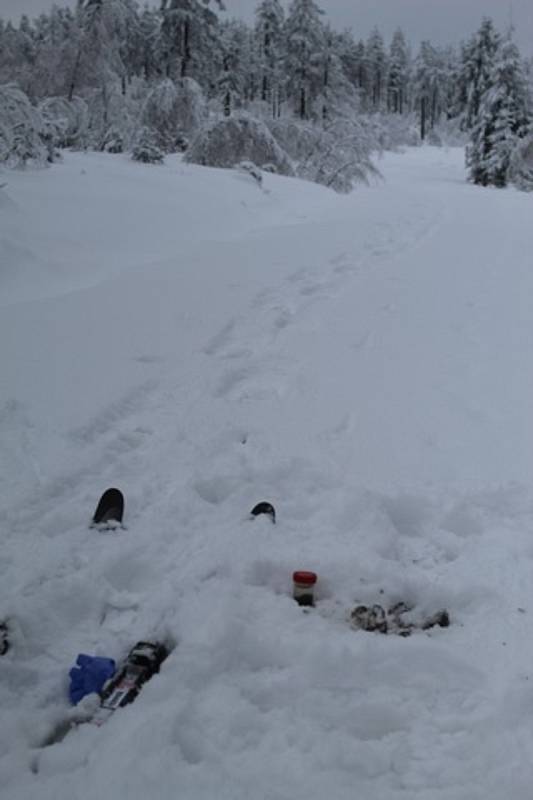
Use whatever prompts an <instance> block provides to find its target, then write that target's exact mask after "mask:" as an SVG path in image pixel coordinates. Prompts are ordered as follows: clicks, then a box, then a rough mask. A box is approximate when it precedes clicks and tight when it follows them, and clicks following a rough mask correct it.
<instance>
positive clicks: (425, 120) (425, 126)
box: [413, 41, 447, 140]
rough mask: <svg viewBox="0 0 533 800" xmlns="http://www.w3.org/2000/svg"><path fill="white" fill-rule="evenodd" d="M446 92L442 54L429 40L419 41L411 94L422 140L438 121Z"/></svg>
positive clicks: (442, 109)
mask: <svg viewBox="0 0 533 800" xmlns="http://www.w3.org/2000/svg"><path fill="white" fill-rule="evenodd" d="M446 93H447V87H446V69H445V59H444V56H443V54H442V53H441V52H439V51H438V50H437V49H436V48H435V47H433V45H432V44H431V43H430V42H428V41H424V42H421V44H420V51H419V53H418V55H417V57H416V60H415V65H414V82H413V94H414V100H415V105H416V109H417V112H418V115H419V124H420V138H421V139H422V140H424V139H425V138H426V136H427V134H428V131H430V130H432V129H433V128H434V127H435V125H436V124H437V122H438V121H439V119H440V117H441V115H442V113H443V111H444V107H445V99H446Z"/></svg>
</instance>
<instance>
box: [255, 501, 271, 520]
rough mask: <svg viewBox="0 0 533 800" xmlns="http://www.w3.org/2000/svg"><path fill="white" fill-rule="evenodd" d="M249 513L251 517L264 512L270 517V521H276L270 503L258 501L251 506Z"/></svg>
mask: <svg viewBox="0 0 533 800" xmlns="http://www.w3.org/2000/svg"><path fill="white" fill-rule="evenodd" d="M250 514H251V516H252V517H258V516H259V515H260V514H266V515H267V517H270V519H271V520H272V523H275V522H276V509H275V508H274V506H273V505H272V503H265V502H262V503H258V504H257V505H256V506H254V507H253V508H252V510H251V512H250Z"/></svg>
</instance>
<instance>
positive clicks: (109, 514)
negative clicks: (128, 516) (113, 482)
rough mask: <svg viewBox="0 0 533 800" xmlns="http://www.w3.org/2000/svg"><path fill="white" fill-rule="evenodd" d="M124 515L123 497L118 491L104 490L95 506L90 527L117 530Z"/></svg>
mask: <svg viewBox="0 0 533 800" xmlns="http://www.w3.org/2000/svg"><path fill="white" fill-rule="evenodd" d="M123 515H124V495H123V494H122V492H121V491H120V489H106V491H105V492H104V493H103V495H102V496H101V498H100V500H99V501H98V505H97V506H96V511H95V512H94V516H93V519H92V523H91V527H98V528H100V529H104V530H106V529H110V530H112V529H113V528H117V527H119V526H120V525H121V524H122V517H123Z"/></svg>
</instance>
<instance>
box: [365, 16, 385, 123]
mask: <svg viewBox="0 0 533 800" xmlns="http://www.w3.org/2000/svg"><path fill="white" fill-rule="evenodd" d="M366 65H367V72H368V78H369V87H368V88H369V92H370V103H371V108H372V109H373V110H374V111H380V110H381V109H382V107H383V105H384V100H385V87H386V85H387V69H388V59H387V54H386V52H385V43H384V41H383V36H382V35H381V33H380V32H379V30H378V29H377V28H374V30H373V31H372V33H371V34H370V37H369V39H368V41H367V43H366Z"/></svg>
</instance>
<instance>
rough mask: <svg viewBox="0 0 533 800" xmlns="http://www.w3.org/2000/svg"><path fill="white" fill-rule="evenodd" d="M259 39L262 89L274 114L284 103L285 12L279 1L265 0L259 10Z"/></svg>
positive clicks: (259, 67)
mask: <svg viewBox="0 0 533 800" xmlns="http://www.w3.org/2000/svg"><path fill="white" fill-rule="evenodd" d="M255 14H256V23H255V40H256V42H257V49H258V70H259V76H258V80H259V91H260V97H261V100H262V102H263V103H268V104H269V106H270V108H271V110H272V116H273V117H276V116H277V115H278V114H279V109H280V102H281V86H282V83H283V76H282V48H283V26H284V23H285V12H284V10H283V7H282V5H281V3H280V2H279V0H261V2H260V3H259V5H258V7H257V9H256V12H255Z"/></svg>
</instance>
